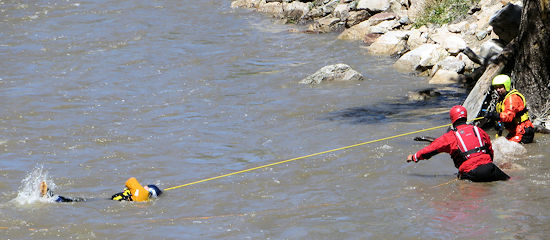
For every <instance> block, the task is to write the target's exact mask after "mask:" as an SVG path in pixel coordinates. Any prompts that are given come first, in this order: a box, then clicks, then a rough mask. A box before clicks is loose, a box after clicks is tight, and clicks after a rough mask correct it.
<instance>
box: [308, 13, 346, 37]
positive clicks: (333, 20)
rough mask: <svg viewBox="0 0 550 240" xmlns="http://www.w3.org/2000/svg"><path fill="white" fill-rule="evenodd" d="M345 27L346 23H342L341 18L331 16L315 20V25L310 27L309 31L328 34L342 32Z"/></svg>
mask: <svg viewBox="0 0 550 240" xmlns="http://www.w3.org/2000/svg"><path fill="white" fill-rule="evenodd" d="M345 25H346V23H345V22H342V21H341V20H340V18H337V17H332V16H330V15H329V16H326V17H323V18H320V19H317V20H315V22H314V23H313V24H311V25H309V30H310V31H313V32H322V33H328V32H335V31H341V30H343V29H344V28H345V27H346V26H345Z"/></svg>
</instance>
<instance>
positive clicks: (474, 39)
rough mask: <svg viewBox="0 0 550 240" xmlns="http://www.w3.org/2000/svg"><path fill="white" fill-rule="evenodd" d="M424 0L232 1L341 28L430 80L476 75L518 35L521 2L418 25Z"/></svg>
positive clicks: (318, 29)
mask: <svg viewBox="0 0 550 240" xmlns="http://www.w3.org/2000/svg"><path fill="white" fill-rule="evenodd" d="M426 1H429V0H314V1H313V0H300V1H297V0H296V1H295V0H234V1H232V3H231V7H232V8H250V9H255V10H257V11H259V12H262V13H266V14H268V15H270V16H272V17H275V18H279V19H282V20H284V21H285V22H286V23H289V24H301V25H306V26H308V30H305V31H301V32H304V33H328V32H339V33H340V34H339V35H338V38H339V39H342V40H348V41H362V42H363V43H364V44H365V46H366V47H367V49H368V52H369V53H370V54H373V55H387V56H395V57H396V58H397V61H396V62H395V64H394V67H395V68H396V69H397V70H400V71H406V72H416V73H418V74H421V75H423V76H427V77H429V78H430V80H429V83H430V84H455V83H459V82H467V81H473V80H475V79H472V76H474V78H475V74H472V73H474V72H475V70H476V69H478V68H480V67H483V65H486V64H487V63H488V62H489V61H490V60H491V57H494V56H495V55H498V53H500V51H502V48H503V47H504V46H505V45H506V44H507V43H508V42H510V41H511V39H513V38H514V37H515V36H516V35H517V31H518V27H519V21H520V16H521V2H510V1H505V0H503V1H500V0H481V1H479V3H478V4H476V5H473V6H472V7H471V8H470V9H469V11H468V14H467V15H466V16H463V17H462V18H461V20H458V21H455V22H451V23H450V24H444V25H441V26H436V25H429V26H426V25H423V26H419V27H416V26H415V22H416V20H417V19H418V18H419V17H420V16H421V14H423V9H424V8H425V5H426V4H428V2H426ZM352 79H360V78H358V77H356V78H352ZM302 82H304V81H302ZM318 82H319V81H309V83H318Z"/></svg>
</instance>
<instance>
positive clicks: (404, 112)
mask: <svg viewBox="0 0 550 240" xmlns="http://www.w3.org/2000/svg"><path fill="white" fill-rule="evenodd" d="M440 92H441V95H440V96H437V97H432V98H428V99H426V100H421V101H413V100H409V99H408V98H407V97H402V98H398V99H397V100H396V99H392V100H391V101H385V102H384V101H383V102H378V103H373V104H369V105H365V106H359V107H351V108H346V109H343V110H338V111H334V112H330V113H328V114H327V116H325V117H322V118H321V119H322V120H328V121H345V122H348V123H351V124H377V123H380V122H382V121H384V122H388V121H391V122H402V121H408V120H409V119H410V118H411V117H422V118H426V119H432V118H440V116H438V115H440V114H441V113H444V112H446V111H448V108H450V107H451V106H453V105H456V104H460V103H462V102H463V101H464V99H465V98H466V95H465V94H464V93H462V92H457V91H452V90H445V91H440Z"/></svg>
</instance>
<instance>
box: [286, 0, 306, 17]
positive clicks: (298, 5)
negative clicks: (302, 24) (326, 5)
mask: <svg viewBox="0 0 550 240" xmlns="http://www.w3.org/2000/svg"><path fill="white" fill-rule="evenodd" d="M310 8H311V3H303V2H299V1H294V2H291V3H288V4H283V12H284V17H285V18H287V19H291V20H299V19H301V18H303V17H304V16H306V15H307V14H308V12H309V9H310Z"/></svg>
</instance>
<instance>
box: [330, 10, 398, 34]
mask: <svg viewBox="0 0 550 240" xmlns="http://www.w3.org/2000/svg"><path fill="white" fill-rule="evenodd" d="M367 13H368V12H367ZM395 18H396V15H395V13H377V14H374V15H373V16H371V17H370V18H368V20H365V21H362V22H360V23H359V24H355V25H353V26H352V27H350V28H347V29H345V30H344V31H343V32H342V33H341V34H340V35H339V36H338V39H342V40H354V41H362V40H364V39H365V37H366V36H367V34H369V33H372V30H371V27H373V26H375V25H378V24H381V23H382V22H384V21H389V20H394V19H395ZM388 27H389V28H393V27H395V23H394V22H392V23H390V24H387V23H384V24H382V25H380V26H378V27H377V28H376V29H378V30H377V31H380V32H381V33H386V32H387V31H388ZM383 29H385V30H383Z"/></svg>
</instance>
